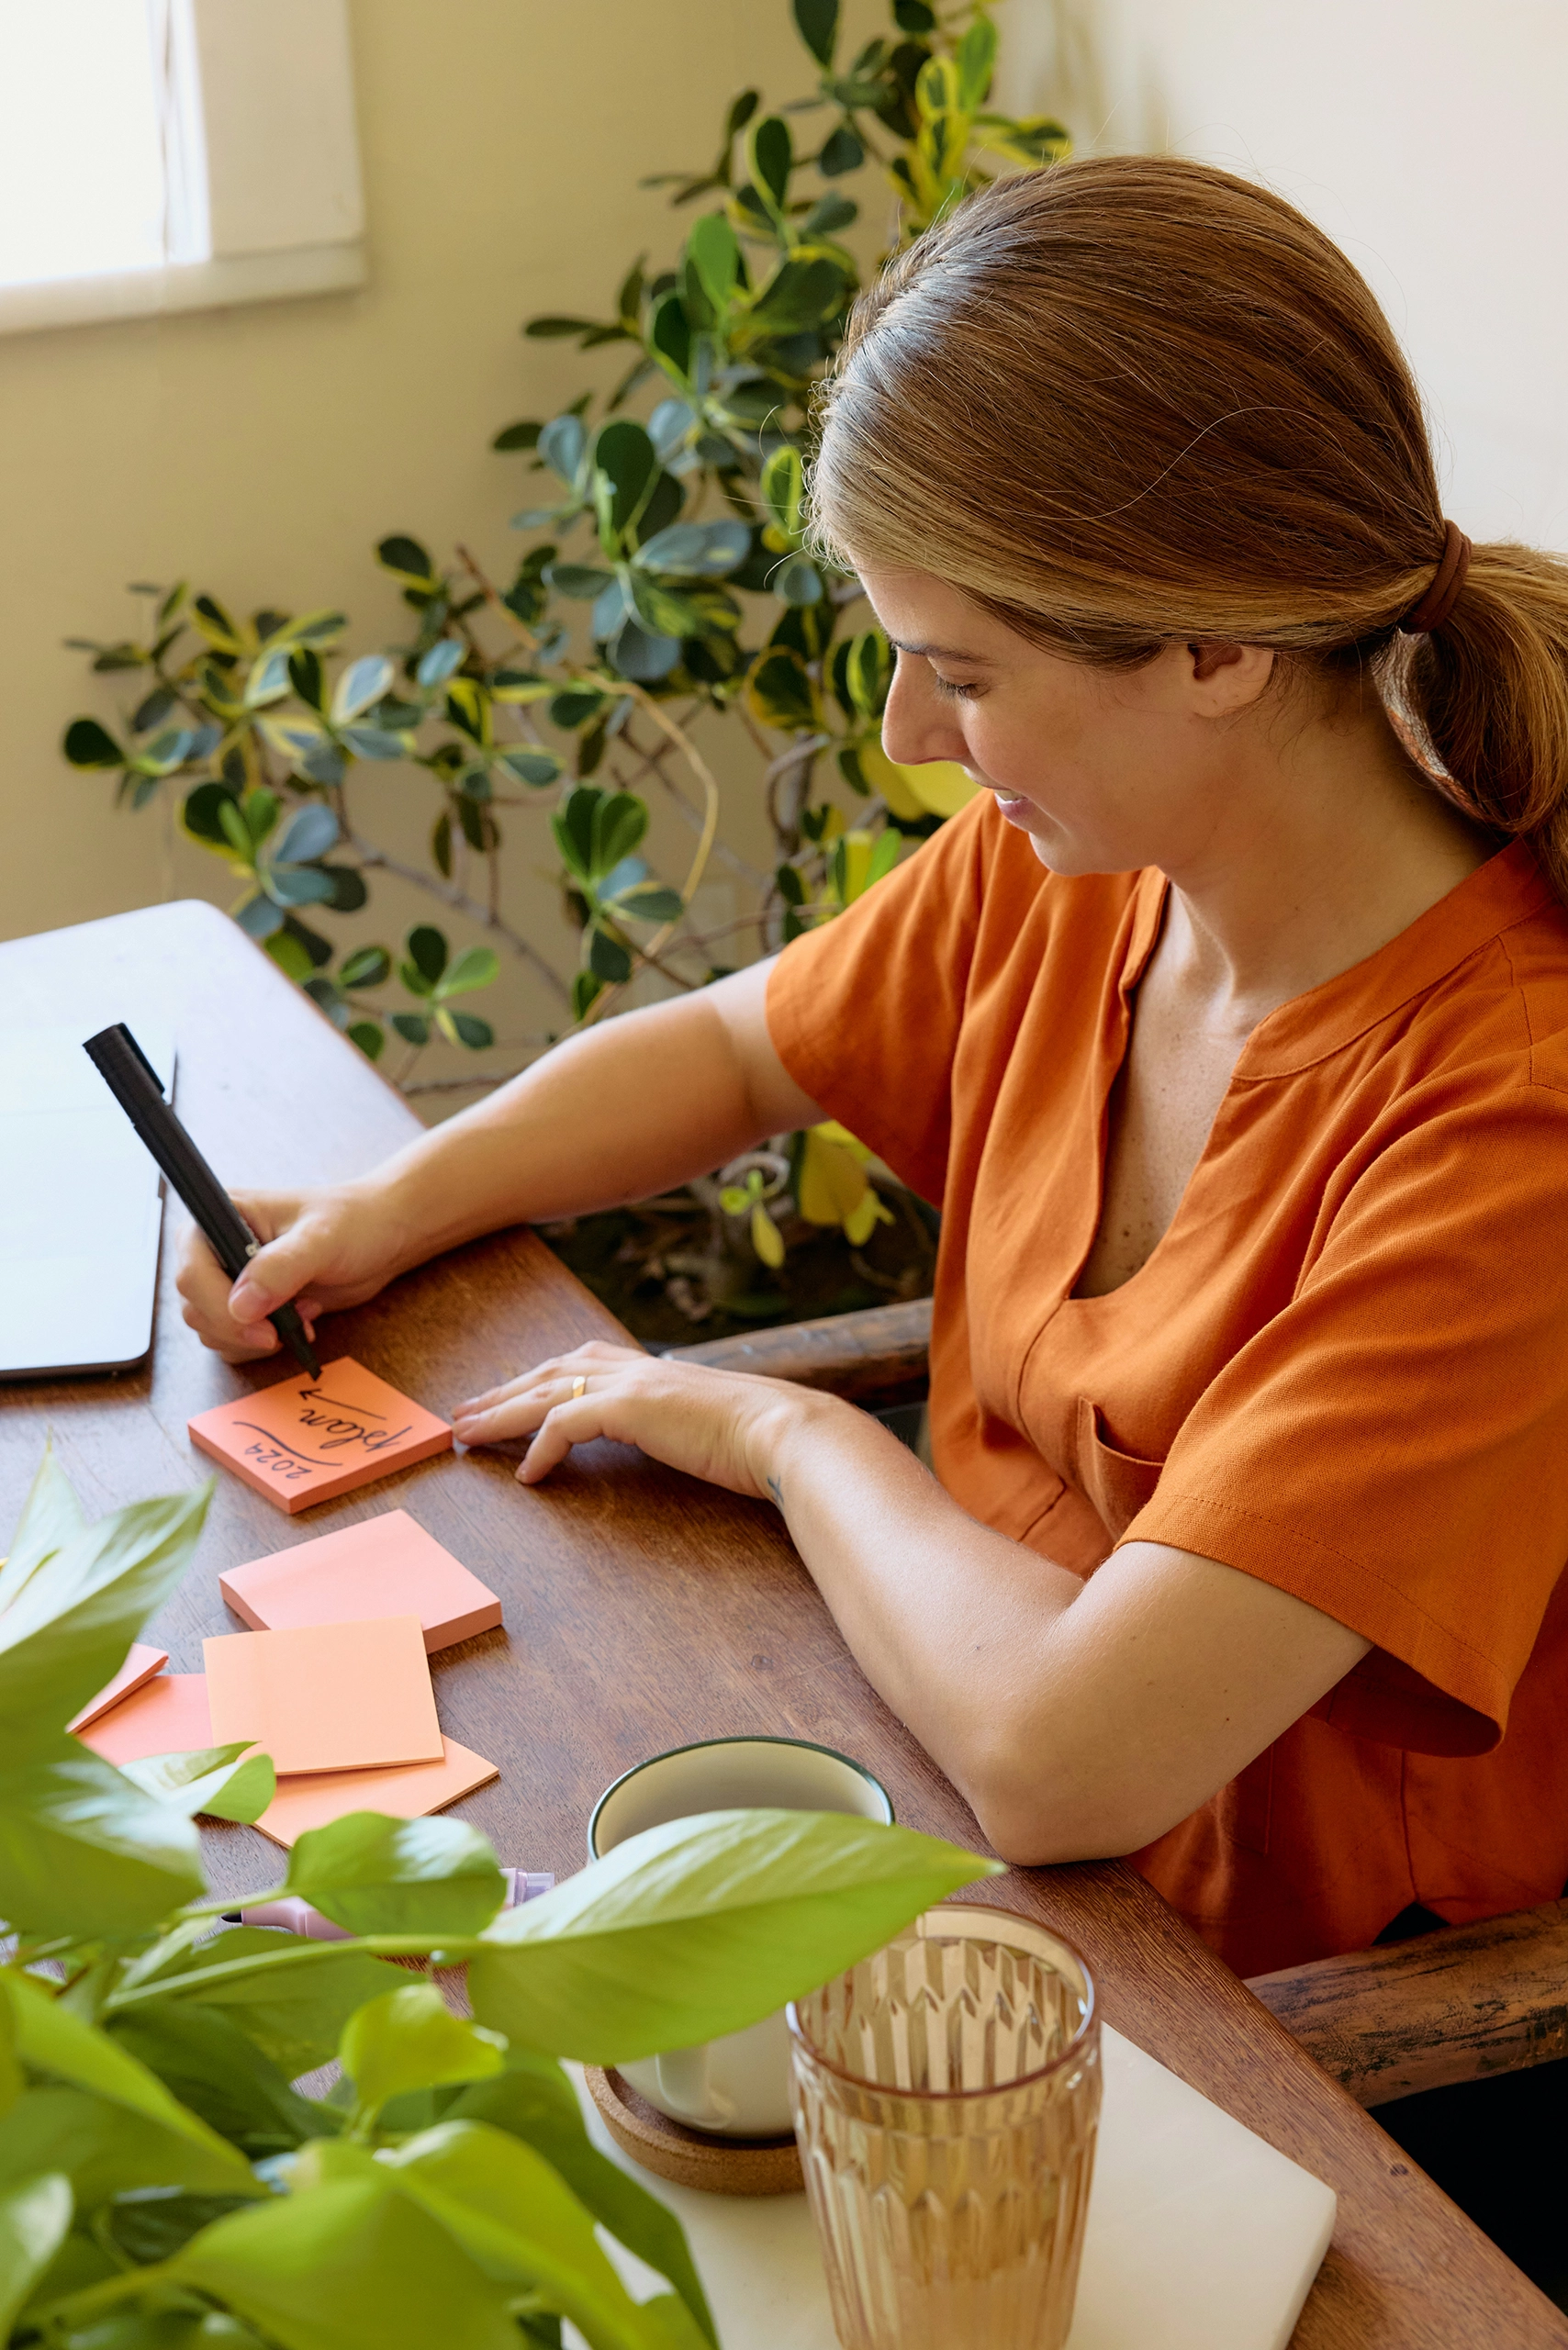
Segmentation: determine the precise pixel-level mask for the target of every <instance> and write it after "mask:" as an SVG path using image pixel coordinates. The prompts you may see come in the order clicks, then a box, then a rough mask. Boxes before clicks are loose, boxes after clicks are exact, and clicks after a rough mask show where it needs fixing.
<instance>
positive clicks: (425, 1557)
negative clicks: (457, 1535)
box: [218, 1509, 501, 1655]
mask: <svg viewBox="0 0 1568 2350" xmlns="http://www.w3.org/2000/svg"><path fill="white" fill-rule="evenodd" d="M218 1590H219V1591H220V1592H221V1593H222V1594H223V1596H224V1598H225V1599H226V1600H227V1601H228V1602H229V1605H230V1607H232V1609H233V1610H234V1613H235V1615H236V1616H238V1617H239V1618H240V1620H241V1623H243V1624H249V1625H251V1626H252V1628H253V1629H254V1630H256V1631H280V1630H284V1629H286V1628H289V1627H292V1626H294V1625H297V1624H347V1623H350V1622H352V1621H353V1620H354V1619H355V1618H357V1617H363V1616H417V1617H419V1619H420V1624H421V1626H422V1627H423V1628H424V1635H425V1646H426V1648H427V1649H428V1650H429V1651H431V1654H432V1655H433V1654H434V1652H435V1651H436V1650H437V1649H449V1648H452V1647H453V1646H454V1644H455V1643H456V1642H457V1641H458V1640H465V1639H469V1638H470V1637H471V1635H472V1634H474V1633H475V1632H487V1631H490V1630H492V1629H493V1628H494V1627H495V1626H496V1625H498V1623H499V1622H500V1620H501V1603H500V1601H499V1600H498V1598H497V1597H496V1595H495V1593H494V1592H493V1591H487V1590H486V1588H485V1586H484V1584H483V1583H481V1582H480V1581H479V1580H478V1578H477V1576H476V1575H471V1574H470V1573H469V1572H468V1570H467V1568H466V1567H465V1566H462V1565H460V1564H459V1562H458V1561H457V1560H455V1559H454V1557H453V1555H452V1553H451V1551H450V1550H442V1547H441V1544H440V1543H439V1542H438V1541H437V1540H436V1539H435V1537H434V1535H433V1534H427V1533H426V1532H425V1529H424V1527H422V1526H419V1525H416V1523H415V1521H414V1520H413V1519H412V1518H411V1517H410V1516H409V1513H408V1511H407V1510H406V1509H389V1510H386V1511H385V1512H384V1513H383V1514H382V1516H379V1517H372V1518H367V1519H366V1521H365V1523H364V1525H363V1526H345V1527H343V1528H342V1531H341V1532H339V1533H337V1534H319V1535H318V1536H317V1538H316V1539H315V1540H314V1541H313V1542H299V1543H297V1544H296V1545H295V1547H294V1548H293V1549H292V1550H278V1551H275V1552H274V1554H273V1556H272V1557H271V1558H268V1559H252V1561H250V1563H249V1565H248V1566H243V1567H230V1570H229V1572H228V1573H227V1574H222V1575H219V1577H218Z"/></svg>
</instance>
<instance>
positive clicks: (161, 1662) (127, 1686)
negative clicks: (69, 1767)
mask: <svg viewBox="0 0 1568 2350" xmlns="http://www.w3.org/2000/svg"><path fill="white" fill-rule="evenodd" d="M168 1662H169V1651H168V1650H167V1649H150V1648H149V1647H148V1646H147V1644H146V1642H145V1641H144V1640H133V1641H132V1642H131V1645H130V1654H129V1656H128V1657H127V1658H126V1661H125V1662H124V1663H123V1664H122V1665H121V1666H120V1669H119V1671H118V1673H116V1674H115V1677H114V1679H113V1680H112V1681H106V1682H105V1684H104V1685H103V1687H102V1688H101V1689H100V1690H99V1692H98V1694H97V1695H96V1696H95V1697H92V1698H89V1699H88V1701H87V1703H86V1705H84V1707H83V1708H82V1710H81V1712H80V1713H79V1714H77V1715H75V1716H74V1717H73V1719H72V1720H70V1721H68V1722H67V1723H66V1725H65V1727H66V1729H70V1730H84V1729H86V1727H87V1725H88V1723H89V1722H95V1721H96V1720H97V1719H98V1718H99V1716H100V1715H101V1714H106V1713H107V1712H108V1710H109V1707H111V1706H118V1704H119V1701H120V1699H121V1698H122V1697H129V1695H130V1694H131V1691H132V1690H133V1689H140V1687H141V1686H142V1684H143V1683H144V1682H148V1681H151V1678H152V1676H153V1674H154V1673H162V1670H163V1667H164V1666H165V1665H166V1664H167V1663H168ZM171 1751H173V1750H172V1749H171Z"/></svg>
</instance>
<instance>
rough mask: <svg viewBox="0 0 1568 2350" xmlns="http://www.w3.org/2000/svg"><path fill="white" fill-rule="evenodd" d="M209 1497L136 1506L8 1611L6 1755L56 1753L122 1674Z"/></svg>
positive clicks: (0, 1699) (3, 1627)
mask: <svg viewBox="0 0 1568 2350" xmlns="http://www.w3.org/2000/svg"><path fill="white" fill-rule="evenodd" d="M211 1494H212V1487H211V1485H210V1484H207V1485H205V1486H203V1487H201V1488H200V1489H199V1490H198V1491H196V1492H195V1493H189V1494H169V1495H168V1496H167V1497H166V1498H164V1499H162V1500H160V1501H149V1502H132V1503H131V1504H130V1505H129V1507H127V1508H125V1509H118V1510H115V1511H113V1512H112V1513H111V1514H110V1516H107V1517H102V1518H100V1519H99V1520H98V1522H97V1524H96V1525H95V1526H89V1527H84V1529H83V1530H82V1531H81V1532H80V1533H78V1534H76V1535H74V1536H73V1538H72V1539H70V1540H69V1541H67V1542H66V1543H64V1544H63V1545H62V1547H61V1548H60V1549H58V1550H55V1552H54V1553H53V1556H52V1557H51V1558H50V1560H49V1562H48V1565H47V1567H44V1568H43V1569H41V1570H39V1571H37V1572H31V1573H30V1574H29V1575H28V1579H27V1581H26V1582H25V1583H24V1584H23V1585H22V1587H21V1589H20V1590H19V1591H18V1592H17V1595H16V1597H15V1598H14V1599H13V1601H12V1603H11V1605H10V1606H9V1607H7V1608H6V1611H5V1613H4V1615H0V1757H3V1758H5V1759H6V1760H11V1759H18V1758H20V1757H22V1756H24V1755H28V1754H33V1753H39V1752H41V1751H48V1750H49V1749H50V1748H51V1747H52V1746H53V1744H54V1741H55V1740H57V1739H58V1737H59V1735H60V1729H61V1725H62V1723H63V1722H67V1721H69V1720H70V1719H71V1718H72V1716H73V1714H75V1713H77V1712H78V1711H79V1710H80V1709H81V1707H83V1706H84V1705H85V1704H86V1702H87V1700H88V1698H89V1697H93V1696H95V1695H96V1694H97V1692H98V1691H99V1690H100V1689H101V1688H102V1687H103V1685H104V1684H105V1682H106V1681H107V1680H109V1679H110V1678H111V1677H112V1676H113V1674H115V1673H118V1670H119V1668H120V1666H121V1665H122V1664H123V1663H124V1662H125V1659H126V1655H127V1652H128V1651H129V1647H130V1644H131V1641H132V1640H133V1639H134V1638H135V1637H136V1634H137V1633H138V1632H139V1631H140V1628H141V1626H142V1624H143V1623H144V1621H145V1620H146V1618H147V1617H149V1616H151V1614H152V1613H153V1611H154V1610H155V1609H156V1608H157V1607H158V1606H161V1605H162V1601H163V1600H164V1599H166V1598H167V1597H168V1595H169V1594H170V1593H171V1592H172V1591H174V1588H175V1586H176V1585H177V1584H178V1583H179V1582H180V1580H181V1578H182V1577H183V1576H184V1574H185V1570H186V1568H187V1567H188V1566H189V1564H190V1561H191V1558H192V1556H193V1554H194V1552H195V1550H196V1540H197V1538H198V1536H199V1535H200V1533H201V1528H202V1521H203V1519H204V1518H205V1517H206V1516H207V1503H208V1501H209V1499H210V1497H211ZM51 1506H57V1505H51ZM3 1909H4V1900H3V1897H0V1910H3ZM6 1914H13V1913H6ZM13 1922H15V1920H14V1914H13Z"/></svg>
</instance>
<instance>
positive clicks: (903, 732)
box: [882, 662, 969, 767]
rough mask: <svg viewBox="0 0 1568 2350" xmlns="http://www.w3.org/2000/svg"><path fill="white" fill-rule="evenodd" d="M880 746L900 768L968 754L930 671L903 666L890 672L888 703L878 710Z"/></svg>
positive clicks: (961, 735) (955, 723)
mask: <svg viewBox="0 0 1568 2350" xmlns="http://www.w3.org/2000/svg"><path fill="white" fill-rule="evenodd" d="M882 748H883V750H884V751H886V753H887V755H888V756H889V758H890V759H892V760H893V761H895V762H896V764H897V765H898V766H900V767H919V766H921V765H922V764H923V763H924V761H925V760H927V759H957V760H958V761H959V762H960V764H961V763H962V762H963V761H964V760H965V759H966V758H967V757H968V755H969V748H968V745H967V744H966V743H965V741H964V737H963V734H962V732H961V731H960V729H959V727H958V722H957V720H956V719H955V717H954V715H953V711H952V709H951V707H950V705H949V704H948V703H946V702H945V701H943V700H942V699H941V697H940V696H939V695H938V693H937V692H936V690H935V687H934V686H933V685H932V682H931V677H930V672H929V671H927V670H924V664H922V665H921V670H920V671H916V670H915V669H914V667H913V665H912V666H911V667H908V668H906V667H905V666H904V665H903V664H902V662H901V663H900V665H899V666H898V668H897V669H896V670H895V671H894V672H893V682H892V686H891V688H890V691H889V694H888V706H887V708H886V709H885V710H884V711H883V712H882Z"/></svg>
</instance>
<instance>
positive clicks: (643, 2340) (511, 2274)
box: [383, 2121, 704, 2350]
mask: <svg viewBox="0 0 1568 2350" xmlns="http://www.w3.org/2000/svg"><path fill="white" fill-rule="evenodd" d="M383 2161H384V2164H385V2166H386V2169H387V2170H388V2171H389V2172H390V2173H391V2175H392V2177H393V2178H394V2179H395V2180H396V2182H397V2184H398V2187H399V2188H400V2189H401V2190H402V2192H403V2193H404V2194H405V2195H407V2196H408V2197H409V2199H410V2200H411V2201H413V2202H415V2203H418V2204H420V2205H421V2206H422V2207H423V2208H424V2210H427V2211H428V2212H429V2213H430V2215H431V2218H432V2219H434V2220H436V2221H439V2222H440V2223H441V2225H442V2227H443V2228H444V2229H446V2231H447V2232H448V2233H449V2234H450V2235H452V2236H453V2237H454V2238H455V2239H456V2241H457V2242H458V2243H459V2244H461V2245H462V2246H463V2248H464V2250H465V2252H466V2253H467V2254H468V2255H469V2257H470V2258H471V2259H472V2260H475V2261H476V2262H477V2263H478V2265H479V2266H480V2267H482V2268H483V2269H484V2270H485V2271H486V2272H487V2275H489V2276H491V2277H495V2278H496V2280H497V2282H498V2283H499V2284H504V2285H510V2287H511V2288H513V2290H514V2291H515V2290H517V2289H519V2288H522V2289H524V2290H527V2289H532V2290H533V2291H535V2292H538V2293H540V2294H542V2295H543V2298H544V2300H546V2301H547V2302H548V2303H549V2305H550V2306H551V2308H553V2309H555V2310H558V2311H560V2312H561V2314H562V2315H563V2316H565V2317H568V2318H570V2319H571V2321H572V2322H573V2324H574V2325H576V2326H577V2329H578V2331H579V2332H580V2333H582V2334H583V2336H584V2338H585V2339H586V2340H587V2341H588V2343H589V2344H591V2345H592V2350H674V2344H675V2343H676V2342H677V2341H678V2339H679V2335H678V2334H673V2335H672V2333H671V2330H670V2323H669V2320H670V2316H671V2313H672V2312H671V2308H670V2303H671V2302H673V2303H674V2307H675V2308H676V2309H678V2308H679V2307H680V2304H679V2303H678V2302H674V2297H673V2296H670V2297H669V2299H668V2301H666V2305H665V2306H663V2307H660V2306H659V2305H658V2304H656V2303H655V2305H654V2307H653V2309H652V2310H649V2309H647V2308H646V2307H645V2306H644V2307H639V2305H638V2304H637V2303H636V2302H635V2301H633V2299H632V2297H631V2295H630V2294H629V2293H628V2292H627V2290H626V2288H625V2287H624V2285H622V2282H621V2279H620V2277H618V2276H617V2275H616V2273H615V2271H614V2269H613V2268H612V2267H611V2266H610V2262H609V2260H608V2258H607V2257H606V2255H604V2253H603V2252H601V2251H600V2249H599V2244H598V2243H597V2241H596V2239H595V2236H594V2220H593V2214H592V2212H591V2211H589V2210H587V2209H586V2208H585V2207H584V2205H582V2204H581V2203H579V2202H578V2201H577V2197H576V2196H575V2195H574V2194H573V2193H572V2191H571V2189H570V2188H568V2187H567V2186H566V2183H565V2182H564V2180H562V2179H561V2178H559V2177H557V2176H556V2174H555V2172H554V2170H553V2169H552V2168H551V2166H550V2165H549V2164H548V2163H547V2162H545V2161H544V2160H543V2156H541V2155H539V2154H535V2153H534V2151H533V2149H532V2146H529V2145H525V2144H523V2143H521V2141H520V2140H518V2139H516V2138H513V2137H510V2136H509V2135H508V2134H507V2133H506V2132H504V2131H500V2130H492V2129H490V2128H489V2127H488V2126H487V2124H486V2123H485V2122H482V2121H443V2122H438V2123H437V2125H436V2127H435V2128H434V2129H433V2130H426V2131H421V2132H420V2135H419V2136H418V2137H417V2138H411V2139H409V2141H408V2142H407V2143H405V2144H403V2145H401V2146H399V2147H398V2149H397V2151H396V2152H395V2153H393V2154H387V2155H385V2156H384V2157H383ZM682 2314H684V2311H683V2312H682ZM685 2331H686V2334H687V2339H688V2340H689V2342H690V2343H691V2344H694V2345H700V2344H701V2343H702V2342H703V2340H704V2336H703V2335H702V2334H700V2333H699V2332H698V2330H697V2327H696V2325H695V2324H694V2323H693V2322H691V2320H690V2319H689V2318H688V2320H687V2324H686V2328H685Z"/></svg>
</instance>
